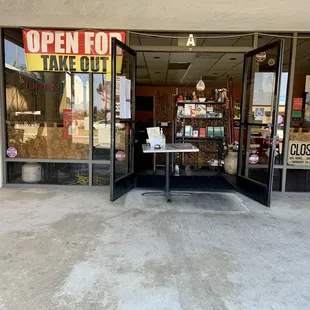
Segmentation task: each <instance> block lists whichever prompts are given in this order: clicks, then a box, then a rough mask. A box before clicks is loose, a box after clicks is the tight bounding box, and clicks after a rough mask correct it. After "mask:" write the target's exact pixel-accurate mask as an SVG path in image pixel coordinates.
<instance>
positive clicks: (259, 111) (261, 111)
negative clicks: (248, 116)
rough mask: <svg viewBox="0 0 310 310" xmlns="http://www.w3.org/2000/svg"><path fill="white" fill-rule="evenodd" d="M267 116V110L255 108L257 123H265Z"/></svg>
mask: <svg viewBox="0 0 310 310" xmlns="http://www.w3.org/2000/svg"><path fill="white" fill-rule="evenodd" d="M264 116H265V108H255V112H254V119H255V120H256V121H263V120H264Z"/></svg>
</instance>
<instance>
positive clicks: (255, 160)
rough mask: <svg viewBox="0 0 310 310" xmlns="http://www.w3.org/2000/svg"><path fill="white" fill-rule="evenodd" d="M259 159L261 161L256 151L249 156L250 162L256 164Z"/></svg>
mask: <svg viewBox="0 0 310 310" xmlns="http://www.w3.org/2000/svg"><path fill="white" fill-rule="evenodd" d="M258 161H259V156H258V155H257V154H256V153H253V154H251V155H250V157H249V163H250V164H252V165H255V164H257V163H258Z"/></svg>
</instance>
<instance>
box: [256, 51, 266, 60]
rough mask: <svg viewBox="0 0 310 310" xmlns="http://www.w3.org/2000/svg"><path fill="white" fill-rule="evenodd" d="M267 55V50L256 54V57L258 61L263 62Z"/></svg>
mask: <svg viewBox="0 0 310 310" xmlns="http://www.w3.org/2000/svg"><path fill="white" fill-rule="evenodd" d="M266 57H267V55H266V53H265V52H261V53H258V54H256V56H255V58H256V61H257V62H263V61H264V60H265V59H266Z"/></svg>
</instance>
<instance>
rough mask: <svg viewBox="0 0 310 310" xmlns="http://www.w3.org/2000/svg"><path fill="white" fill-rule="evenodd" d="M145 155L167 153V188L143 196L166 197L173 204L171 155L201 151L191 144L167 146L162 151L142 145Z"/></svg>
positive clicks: (186, 194) (185, 194)
mask: <svg viewBox="0 0 310 310" xmlns="http://www.w3.org/2000/svg"><path fill="white" fill-rule="evenodd" d="M142 149H143V153H153V154H154V153H165V154H166V164H165V166H166V186H165V191H164V192H147V193H143V194H142V195H148V196H162V195H164V196H166V199H167V202H171V196H173V194H172V193H171V192H170V164H169V155H170V153H192V152H199V149H198V148H197V147H195V146H193V145H192V144H190V143H171V144H166V145H165V146H164V147H162V148H160V149H155V148H154V147H151V146H148V145H146V144H143V145H142ZM175 195H177V196H188V195H191V194H190V193H184V192H182V193H177V194H175Z"/></svg>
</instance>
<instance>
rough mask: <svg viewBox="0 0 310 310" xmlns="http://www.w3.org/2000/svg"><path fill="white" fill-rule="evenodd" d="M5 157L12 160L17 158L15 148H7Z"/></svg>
mask: <svg viewBox="0 0 310 310" xmlns="http://www.w3.org/2000/svg"><path fill="white" fill-rule="evenodd" d="M6 155H8V157H10V158H14V157H16V156H17V150H16V148H15V147H9V148H8V149H7V150H6Z"/></svg>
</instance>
